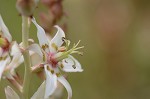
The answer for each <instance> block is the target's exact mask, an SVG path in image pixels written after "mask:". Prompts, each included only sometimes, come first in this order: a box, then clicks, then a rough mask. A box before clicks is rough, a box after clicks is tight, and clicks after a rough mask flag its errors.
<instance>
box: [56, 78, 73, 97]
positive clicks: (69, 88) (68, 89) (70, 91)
mask: <svg viewBox="0 0 150 99" xmlns="http://www.w3.org/2000/svg"><path fill="white" fill-rule="evenodd" d="M58 81H59V82H60V83H62V84H63V85H64V87H65V88H66V90H67V92H68V99H71V98H72V89H71V86H70V84H69V83H68V81H67V80H66V79H65V78H64V77H63V76H60V77H58Z"/></svg>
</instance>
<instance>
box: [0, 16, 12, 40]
mask: <svg viewBox="0 0 150 99" xmlns="http://www.w3.org/2000/svg"><path fill="white" fill-rule="evenodd" d="M0 30H2V33H3V34H2V35H3V36H4V37H6V38H7V40H8V41H9V42H11V40H12V37H11V35H10V33H9V30H8V28H7V27H6V25H5V23H4V21H3V19H2V17H1V15H0Z"/></svg>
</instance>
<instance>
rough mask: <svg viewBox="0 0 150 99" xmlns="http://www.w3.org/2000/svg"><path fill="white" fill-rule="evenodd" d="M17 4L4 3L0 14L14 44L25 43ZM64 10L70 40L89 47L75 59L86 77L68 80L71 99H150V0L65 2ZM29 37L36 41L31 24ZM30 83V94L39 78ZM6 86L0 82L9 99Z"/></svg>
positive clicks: (0, 1)
mask: <svg viewBox="0 0 150 99" xmlns="http://www.w3.org/2000/svg"><path fill="white" fill-rule="evenodd" d="M15 2H16V0H0V14H1V15H2V17H3V19H4V21H5V23H6V25H7V26H8V28H9V30H10V32H11V34H12V35H13V39H14V40H17V41H18V42H21V17H20V16H19V15H18V12H17V10H16V7H15ZM63 6H64V10H65V11H66V12H67V14H68V19H67V24H68V31H67V33H66V34H67V38H68V39H70V40H71V41H72V42H77V41H78V40H81V45H84V46H85V48H84V50H83V52H84V55H83V56H82V57H81V56H75V57H76V58H78V60H79V61H80V62H81V64H82V66H83V69H84V72H82V73H69V76H68V81H69V82H70V84H71V86H72V89H73V99H150V2H149V0H64V2H63ZM43 10H44V9H43V7H42V5H40V6H39V8H38V9H36V12H35V17H36V18H37V20H38V19H39V17H38V14H39V12H40V11H43ZM30 36H31V37H32V38H34V39H35V41H37V38H36V29H35V27H34V26H33V24H32V25H31V29H30ZM18 70H19V71H20V72H23V67H20V68H19V69H18ZM32 78H33V79H32V81H31V90H32V91H31V95H32V94H33V91H34V90H36V89H37V88H38V86H39V85H40V83H41V81H40V80H39V78H37V77H36V75H35V76H33V77H32ZM7 83H8V82H7V81H4V80H2V81H1V82H0V99H5V95H4V87H6V85H7ZM65 93H66V92H65ZM65 98H66V96H65ZM65 98H64V99H65Z"/></svg>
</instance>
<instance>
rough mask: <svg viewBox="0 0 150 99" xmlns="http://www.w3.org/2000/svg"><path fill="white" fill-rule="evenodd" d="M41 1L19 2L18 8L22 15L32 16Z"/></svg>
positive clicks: (26, 0)
mask: <svg viewBox="0 0 150 99" xmlns="http://www.w3.org/2000/svg"><path fill="white" fill-rule="evenodd" d="M38 1H39V0H17V3H16V8H17V10H18V11H19V13H20V14H21V15H24V16H32V15H33V12H34V9H35V8H36V7H37V3H38Z"/></svg>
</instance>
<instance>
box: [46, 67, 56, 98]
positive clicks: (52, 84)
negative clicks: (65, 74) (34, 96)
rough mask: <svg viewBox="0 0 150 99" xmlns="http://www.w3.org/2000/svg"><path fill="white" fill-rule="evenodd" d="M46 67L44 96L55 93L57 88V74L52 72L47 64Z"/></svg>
mask: <svg viewBox="0 0 150 99" xmlns="http://www.w3.org/2000/svg"><path fill="white" fill-rule="evenodd" d="M44 69H45V74H46V82H45V83H46V87H45V96H44V98H48V97H49V96H51V95H52V94H53V93H54V91H55V89H56V88H57V76H56V75H55V74H51V72H50V71H48V70H47V65H45V66H44Z"/></svg>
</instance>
